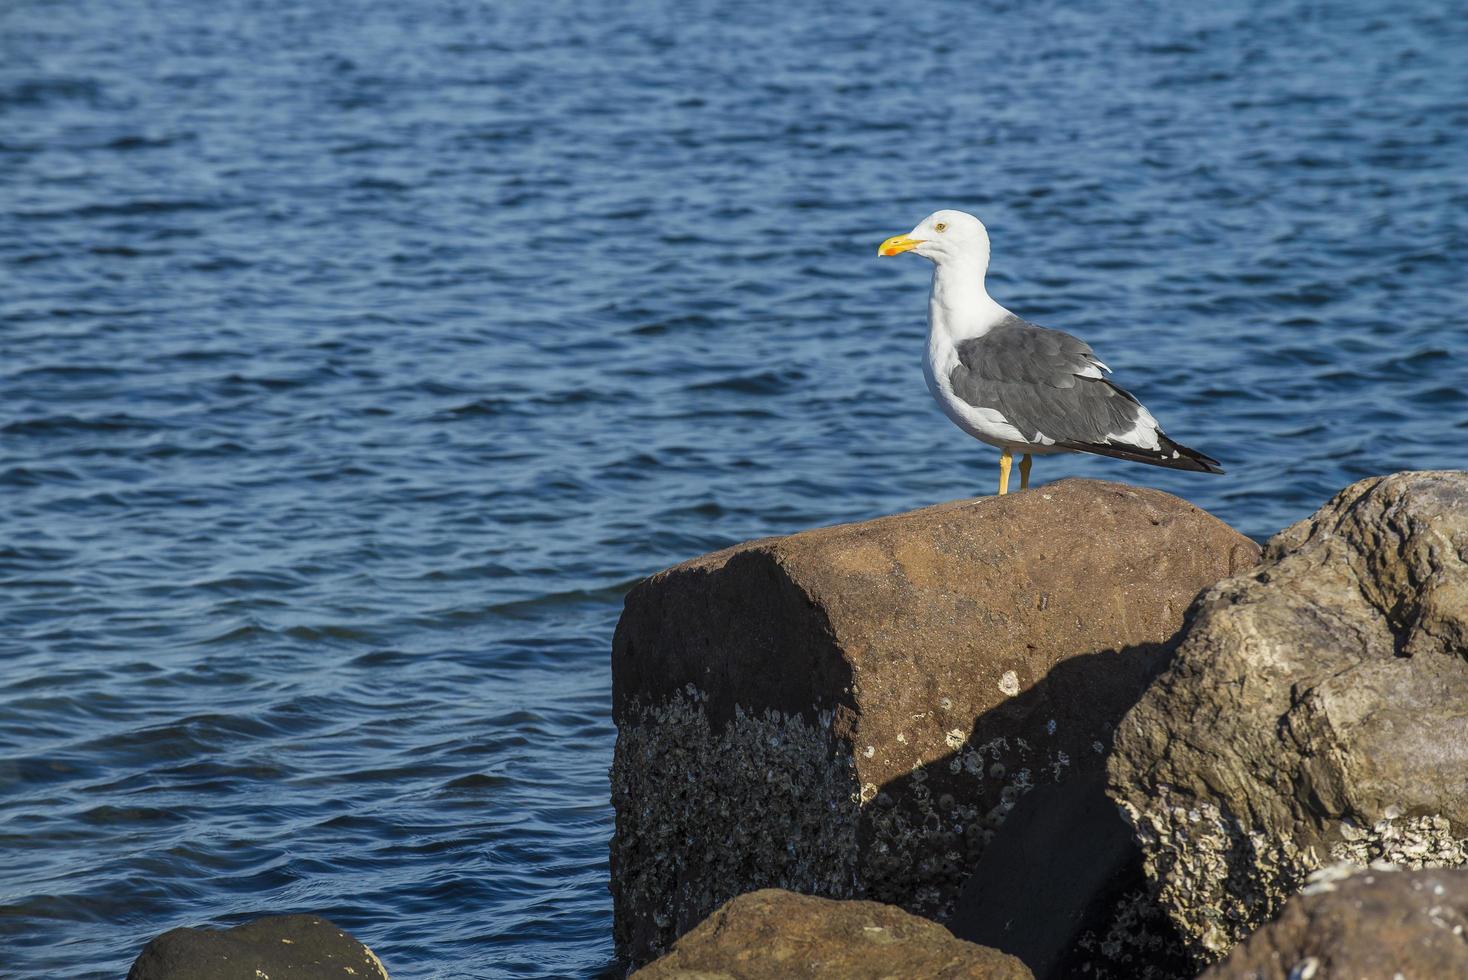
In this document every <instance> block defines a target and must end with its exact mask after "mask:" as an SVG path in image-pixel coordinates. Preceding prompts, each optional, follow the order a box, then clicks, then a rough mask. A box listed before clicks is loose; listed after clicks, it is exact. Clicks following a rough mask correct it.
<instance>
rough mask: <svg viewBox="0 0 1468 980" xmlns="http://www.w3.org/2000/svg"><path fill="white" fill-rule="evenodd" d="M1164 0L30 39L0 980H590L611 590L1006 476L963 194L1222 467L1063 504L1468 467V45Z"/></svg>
mask: <svg viewBox="0 0 1468 980" xmlns="http://www.w3.org/2000/svg"><path fill="white" fill-rule="evenodd" d="M1154 7H1155V5H1148V4H1142V5H1137V4H1124V3H1120V2H1103V3H1101V4H1099V5H1092V6H1089V7H1086V8H1085V9H1080V8H1074V7H1065V6H1055V5H1049V6H1047V5H1044V4H1041V5H1018V4H1012V3H1005V4H1000V5H998V6H995V5H974V4H963V3H958V2H942V3H937V4H930V5H922V6H917V7H911V8H905V9H903V10H901V11H896V10H895V8H893V7H892V6H891V5H884V4H877V3H870V2H863V3H858V4H855V5H847V6H846V7H844V8H843V9H842V10H841V11H839V12H837V11H827V10H823V9H816V8H810V9H804V8H796V7H791V8H789V9H787V10H783V11H781V12H778V13H776V14H773V15H771V14H770V13H769V12H768V11H763V12H760V11H756V10H754V9H752V8H743V7H738V6H734V7H727V6H726V7H725V8H721V9H720V11H718V14H717V16H715V15H714V14H713V13H711V12H701V11H698V10H694V9H690V8H687V7H686V6H684V5H679V6H676V7H675V6H674V5H672V4H670V3H666V2H663V0H653V2H651V3H646V4H641V5H637V6H636V7H635V8H629V9H627V10H625V11H615V12H612V11H602V12H600V13H598V14H596V15H595V16H586V15H585V12H584V11H580V10H578V9H572V8H571V7H570V6H568V5H566V4H563V3H557V2H551V3H548V4H545V3H542V4H534V5H508V6H507V5H484V6H478V7H476V6H472V5H471V6H469V7H466V6H464V5H463V4H455V3H446V2H440V0H428V2H426V3H420V4H414V5H409V6H404V5H402V4H393V3H387V2H384V0H369V2H367V3H365V4H362V5H359V6H358V7H356V8H354V13H353V16H352V17H350V18H345V19H344V18H342V17H341V16H340V10H339V7H338V5H331V4H326V3H321V2H314V0H307V2H305V3H299V2H293V3H289V4H287V3H284V2H282V0H264V2H263V3H261V2H256V0H251V2H249V3H246V2H243V0H222V2H220V3H215V4H210V5H207V6H199V5H194V6H189V5H182V6H181V7H180V8H179V9H177V10H173V11H171V13H170V15H169V22H168V25H167V28H168V29H167V30H163V29H160V23H161V22H160V21H159V20H158V19H157V12H156V11H154V10H152V9H151V8H150V7H149V5H147V4H142V3H139V2H137V0H120V2H117V3H112V4H99V3H96V2H93V0H56V2H50V3H39V2H30V0H21V2H19V3H13V4H11V5H10V6H9V7H8V8H7V10H6V13H5V19H6V29H5V34H4V42H3V43H4V45H5V47H6V50H7V57H6V58H5V59H0V61H3V64H0V122H3V125H0V133H3V135H0V155H3V157H4V161H5V165H4V166H3V167H0V189H3V192H4V194H5V195H6V197H5V200H6V202H7V207H6V208H4V209H0V231H3V234H0V268H3V269H4V270H5V276H6V288H5V290H4V291H3V295H0V324H3V325H0V383H3V386H4V388H5V392H6V396H7V398H6V410H5V411H4V412H3V413H0V487H3V488H4V490H5V493H6V517H5V524H4V528H5V531H6V533H5V535H4V536H3V540H0V586H3V588H4V591H5V595H6V598H7V600H8V601H7V602H6V603H5V605H4V606H3V608H0V653H3V654H4V655H5V663H6V666H7V669H6V671H5V674H4V675H3V677H0V747H3V748H4V749H5V751H4V752H0V848H4V849H5V852H6V853H7V854H8V855H10V856H11V857H12V858H13V860H11V861H9V862H8V864H7V872H8V873H7V876H6V879H5V882H4V885H3V886H0V945H3V946H4V947H5V948H6V952H7V961H6V969H7V970H11V971H15V973H16V975H17V976H38V977H39V976H78V977H80V976H118V975H121V973H122V972H123V971H124V970H125V968H126V965H127V962H128V960H129V959H130V958H131V957H132V956H133V955H134V954H135V952H136V950H137V948H138V947H139V946H140V945H141V943H142V942H143V941H144V940H145V939H146V938H148V937H150V936H152V935H155V934H157V933H159V932H162V931H163V930H165V929H168V928H172V927H174V926H178V925H186V924H197V923H202V922H215V923H226V924H228V923H235V922H239V921H243V920H244V919H246V918H249V917H250V916H252V915H257V914H261V913H265V912H285V911H298V910H299V911H314V912H319V913H323V914H326V915H329V916H331V917H332V918H333V919H335V920H336V921H338V922H340V923H341V924H343V925H344V926H346V927H348V928H350V929H352V930H353V931H355V932H356V933H357V934H358V935H360V936H362V937H363V938H364V939H365V940H367V941H368V942H370V943H371V944H372V945H373V946H374V947H375V948H376V949H377V950H378V951H379V952H380V953H381V954H382V956H383V958H384V960H385V961H386V962H387V963H388V964H389V966H390V967H391V968H392V969H393V971H394V974H395V975H399V974H400V975H404V976H453V977H459V976H475V977H502V976H525V977H529V976H588V975H594V974H597V973H599V972H600V971H603V970H605V969H607V968H608V967H609V965H610V964H609V958H610V953H611V946H610V938H609V917H610V903H609V897H608V895H607V891H606V875H607V863H606V862H607V852H606V842H607V838H608V837H609V835H610V833H611V824H612V821H611V814H610V812H609V807H608V804H607V784H606V767H607V764H608V761H609V757H610V751H611V743H612V738H613V734H614V733H613V730H612V727H611V723H610V718H609V701H610V691H609V687H610V679H609V677H608V672H607V646H608V641H609V637H610V633H611V630H612V627H613V624H614V623H615V620H616V616H617V613H618V609H619V605H620V599H621V596H622V594H623V593H624V592H625V590H626V589H627V588H628V587H629V586H630V584H631V583H632V582H634V581H636V580H637V579H638V577H639V576H641V575H644V574H646V573H647V572H649V571H651V570H653V569H656V568H659V567H661V566H664V565H667V564H670V563H672V562H675V561H677V560H679V559H682V558H685V557H688V556H690V555H693V554H696V553H698V552H702V551H706V550H711V549H714V548H718V547H722V546H725V545H727V544H729V543H731V542H734V541H738V540H741V539H745V538H750V537H757V536H762V535H767V534H776V533H780V532H784V531H789V530H793V529H797V528H802V527H807V526H810V525H815V524H825V523H831V522H835V521H843V520H855V519H861V518H865V517H870V516H873V515H876V514H881V513H888V512H892V511H896V510H900V509H905V508H910V507H913V506H917V505H920V504H924V503H931V502H936V501H941V500H946V499H950V498H953V497H956V496H961V495H968V494H972V493H974V492H980V491H982V492H987V491H988V489H989V487H990V485H991V483H992V480H993V456H992V454H991V453H989V452H987V451H986V450H985V449H983V448H982V447H980V446H977V445H976V444H974V443H972V442H971V441H970V440H967V439H966V438H965V437H964V436H963V435H962V434H961V433H959V432H958V431H957V430H956V429H953V428H952V427H951V426H950V425H948V424H947V423H946V422H944V421H943V420H942V418H941V417H939V416H938V414H937V413H936V412H935V411H934V409H933V408H932V406H931V405H930V403H929V402H928V399H927V395H926V393H925V391H924V390H923V384H922V382H921V380H920V367H919V365H920V358H921V352H922V344H923V335H922V329H923V328H922V319H923V311H924V294H925V289H926V269H925V268H924V267H922V266H921V264H920V263H918V262H916V261H913V262H903V261H893V262H887V263H879V262H876V261H875V260H873V258H872V251H873V248H874V246H875V243H876V242H877V241H879V240H880V239H882V238H884V237H886V236H887V235H890V234H893V233H896V232H899V231H902V230H903V229H906V228H909V227H911V225H912V224H913V222H915V221H916V220H917V219H919V218H920V217H922V216H923V215H924V214H925V213H927V212H928V211H929V210H931V209H933V208H934V207H936V206H939V205H951V206H958V207H966V208H969V209H971V210H975V211H978V212H979V213H981V214H982V215H983V217H984V218H985V220H986V222H987V223H988V225H989V227H990V230H991V233H992V236H993V239H994V248H995V267H994V270H993V274H992V276H991V280H992V287H993V289H994V291H995V292H996V294H997V295H998V296H999V298H1000V299H1001V300H1003V301H1005V302H1006V303H1008V304H1009V305H1011V306H1013V307H1014V308H1016V309H1017V310H1019V311H1020V312H1022V313H1025V314H1027V315H1030V316H1032V317H1034V318H1036V319H1039V320H1041V321H1042V322H1046V323H1049V324H1050V325H1053V326H1057V327H1061V328H1064V329H1069V330H1073V331H1075V332H1076V333H1079V334H1081V335H1082V336H1085V337H1086V338H1087V339H1089V340H1090V341H1091V342H1092V343H1093V344H1094V345H1095V346H1096V347H1097V349H1098V350H1099V351H1100V352H1101V353H1102V355H1103V356H1104V357H1105V358H1106V360H1107V361H1108V362H1109V363H1110V364H1111V365H1112V366H1113V367H1114V368H1116V369H1117V378H1118V380H1119V381H1120V382H1121V383H1123V384H1125V385H1127V386H1128V387H1130V388H1132V389H1134V390H1135V391H1136V392H1137V393H1138V394H1139V395H1140V396H1142V397H1143V398H1144V399H1145V400H1146V402H1147V403H1148V405H1149V406H1150V407H1151V408H1152V410H1153V411H1154V412H1155V413H1156V414H1157V415H1158V417H1159V418H1161V419H1162V420H1163V421H1164V422H1165V423H1166V424H1167V426H1168V429H1169V431H1170V433H1171V434H1172V435H1174V436H1175V437H1177V438H1178V439H1180V440H1181V441H1183V442H1185V443H1187V444H1189V445H1194V446H1197V447H1198V448H1200V449H1202V450H1204V451H1207V452H1209V453H1211V454H1213V455H1216V456H1218V457H1220V458H1221V459H1222V460H1223V461H1224V463H1225V465H1226V466H1227V468H1228V476H1227V477H1226V478H1222V479H1216V480H1205V479H1200V478H1195V477H1192V476H1189V475H1187V474H1176V473H1171V472H1169V471H1163V470H1155V471H1154V470H1150V469H1145V468H1140V467H1126V466H1122V465H1119V464H1116V463H1115V462H1113V461H1108V460H1098V459H1089V458H1087V459H1082V458H1046V459H1045V460H1043V461H1041V463H1040V464H1039V466H1038V467H1037V470H1036V473H1037V476H1039V478H1041V479H1043V480H1050V479H1055V478H1058V477H1061V476H1067V475H1087V476H1104V477H1110V478H1115V479H1123V480H1128V481H1132V482H1135V483H1143V484H1149V485H1155V486H1158V487H1161V488H1163V489H1166V490H1169V491H1172V492H1176V493H1181V494H1183V495H1185V496H1187V497H1188V498H1189V499H1191V500H1193V501H1195V502H1196V503H1198V504H1199V505H1200V506H1203V507H1206V508H1208V509H1210V510H1211V511H1213V512H1214V513H1217V514H1219V515H1220V516H1221V517H1223V518H1225V519H1226V520H1229V521H1230V522H1232V523H1233V524H1235V525H1236V526H1238V527H1239V528H1241V529H1242V530H1244V531H1245V532H1247V533H1249V534H1252V535H1256V536H1263V535H1266V534H1268V533H1270V532H1272V531H1274V530H1276V529H1278V528H1279V527H1281V526H1283V525H1285V524H1287V523H1289V522H1291V521H1293V520H1296V519H1298V518H1299V517H1301V516H1303V515H1305V514H1306V513H1308V512H1309V511H1310V510H1312V509H1313V508H1314V507H1315V506H1317V505H1318V504H1319V503H1320V502H1321V501H1322V500H1323V499H1324V498H1325V497H1326V496H1328V495H1329V494H1330V493H1332V492H1333V491H1335V490H1336V489H1338V488H1339V487H1340V486H1342V485H1344V484H1345V483H1347V482H1349V481H1350V480H1353V479H1356V478H1358V477H1361V476H1365V475H1370V474H1375V473H1382V472H1387V471H1391V470H1396V469H1403V468H1419V467H1430V466H1461V465H1462V458H1461V456H1462V454H1461V451H1460V447H1461V446H1462V445H1463V444H1464V436H1465V430H1468V421H1465V419H1468V395H1465V394H1464V392H1465V390H1468V384H1465V383H1464V382H1465V377H1464V372H1463V370H1462V368H1461V366H1460V365H1461V356H1460V354H1461V351H1462V350H1464V349H1465V347H1468V345H1465V339H1468V334H1465V330H1468V328H1465V326H1464V324H1465V323H1468V316H1465V312H1468V311H1465V301H1464V298H1463V291H1462V289H1461V283H1460V281H1459V280H1460V279H1461V275H1460V273H1459V270H1461V269H1462V268H1463V266H1464V265H1465V260H1468V228H1465V225H1464V220H1463V216H1464V215H1465V213H1468V209H1465V205H1468V191H1465V189H1464V187H1463V182H1462V180H1461V178H1460V176H1459V175H1460V173H1461V170H1462V167H1461V161H1462V159H1464V157H1465V153H1464V150H1465V147H1464V145H1463V144H1464V141H1465V139H1468V137H1465V135H1464V134H1465V133H1468V110H1465V108H1464V107H1465V105H1468V98H1465V96H1468V92H1465V89H1464V83H1463V79H1464V77H1465V76H1464V74H1463V72H1462V71H1461V66H1460V62H1461V51H1462V50H1463V48H1464V45H1465V43H1468V36H1465V35H1468V28H1465V25H1464V22H1463V21H1462V19H1461V18H1459V17H1456V16H1453V14H1452V13H1451V12H1450V11H1447V10H1446V9H1445V8H1443V7H1442V6H1441V5H1433V4H1427V3H1408V4H1407V5H1406V6H1405V7H1402V8H1401V9H1397V10H1394V12H1393V14H1392V16H1391V17H1389V18H1388V17H1383V16H1380V15H1379V13H1377V12H1375V10H1374V9H1373V8H1368V7H1365V6H1361V5H1358V7H1359V9H1357V8H1353V7H1352V5H1350V4H1347V5H1346V6H1345V7H1340V8H1333V9H1332V10H1331V11H1330V12H1329V16H1328V17H1327V16H1326V14H1325V13H1323V12H1322V11H1321V10H1320V8H1319V7H1318V6H1317V5H1311V4H1306V3H1286V4H1284V5H1283V6H1281V5H1279V4H1275V5H1271V6H1260V5H1258V4H1253V3H1245V2H1242V0H1224V2H1223V3H1221V4H1209V5H1207V6H1200V7H1196V8H1193V7H1187V8H1177V9H1171V8H1170V9H1169V11H1168V17H1167V18H1162V19H1159V18H1158V17H1157V16H1156V10H1155V9H1154ZM195 8H197V9H195ZM970 38H983V39H984V42H983V52H982V57H976V56H975V51H974V49H973V47H972V46H971V44H970V43H969V42H968V41H967V40H966V39H970ZM893 65H901V66H903V67H902V71H901V73H900V74H901V77H900V78H898V77H895V76H894V74H893V70H892V67H891V66H893Z"/></svg>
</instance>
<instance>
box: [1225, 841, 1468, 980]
mask: <svg viewBox="0 0 1468 980" xmlns="http://www.w3.org/2000/svg"><path fill="white" fill-rule="evenodd" d="M1275 977H1279V978H1281V980H1283V978H1287V977H1317V978H1319V980H1329V978H1332V977H1343V978H1347V977H1348V978H1354V977H1383V978H1387V977H1424V978H1427V977H1434V978H1435V977H1468V871H1462V870H1458V871H1448V870H1441V869H1436V870H1433V869H1429V870H1421V871H1406V870H1402V869H1400V868H1395V867H1392V866H1390V865H1375V866H1373V867H1371V868H1369V869H1365V870H1363V869H1360V868H1356V867H1353V866H1349V865H1334V866H1332V867H1330V868H1325V869H1322V870H1321V871H1318V872H1316V873H1315V874H1313V875H1311V877H1310V879H1309V882H1308V883H1307V884H1306V885H1305V889H1304V891H1303V892H1302V893H1300V894H1299V895H1296V896H1295V897H1293V898H1291V899H1290V900H1289V902H1288V903H1286V905H1285V907H1284V912H1283V913H1282V914H1281V915H1280V917H1279V918H1278V919H1275V920H1274V921H1273V922H1268V923H1265V924H1264V925H1263V926H1261V927H1260V928H1259V929H1258V931H1256V932H1254V933H1253V934H1252V935H1250V936H1249V937H1248V938H1247V939H1245V940H1244V941H1243V942H1242V943H1240V944H1239V945H1238V946H1236V947H1234V949H1233V951H1232V952H1231V953H1229V955H1228V958H1227V959H1225V960H1223V961H1222V962H1221V963H1217V964H1215V965H1214V966H1212V967H1210V968H1209V969H1208V970H1207V971H1205V972H1204V973H1203V975H1202V976H1201V977H1199V980H1266V978H1269V980H1273V978H1275Z"/></svg>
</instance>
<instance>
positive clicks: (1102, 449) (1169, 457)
mask: <svg viewBox="0 0 1468 980" xmlns="http://www.w3.org/2000/svg"><path fill="white" fill-rule="evenodd" d="M1157 436H1158V445H1159V447H1160V448H1158V449H1143V448H1141V447H1140V446H1128V445H1125V444H1121V443H1114V442H1106V443H1082V442H1062V443H1059V445H1060V447H1061V448H1062V449H1073V450H1075V451H1077V452H1082V453H1095V454H1096V455H1097V456H1110V457H1112V458H1113V459H1125V460H1128V461H1130V462H1133V463H1149V464H1151V465H1152V466H1165V467H1167V468H1168V469H1170V470H1187V471H1188V472H1191V473H1212V474H1213V475H1215V476H1222V475H1223V467H1222V466H1220V465H1219V463H1218V460H1216V459H1214V458H1213V457H1212V456H1206V455H1204V454H1203V453H1200V452H1198V450H1196V449H1189V448H1188V447H1187V446H1184V445H1181V444H1180V443H1176V442H1173V441H1172V440H1171V439H1169V438H1167V436H1165V435H1163V434H1162V433H1160V432H1159V433H1158V434H1157Z"/></svg>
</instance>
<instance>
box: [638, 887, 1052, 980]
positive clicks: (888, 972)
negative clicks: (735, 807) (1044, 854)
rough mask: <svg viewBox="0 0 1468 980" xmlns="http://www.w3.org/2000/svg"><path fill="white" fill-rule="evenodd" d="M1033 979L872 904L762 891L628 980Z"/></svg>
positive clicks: (1002, 959)
mask: <svg viewBox="0 0 1468 980" xmlns="http://www.w3.org/2000/svg"><path fill="white" fill-rule="evenodd" d="M892 977H924V978H932V980H961V978H971V980H981V978H982V980H1032V974H1031V973H1030V971H1029V970H1027V969H1025V965H1024V964H1023V963H1021V962H1020V961H1019V960H1017V959H1015V958H1014V957H1013V956H1006V955H1005V954H1003V953H1001V952H999V951H998V950H993V949H988V948H986V947H984V946H975V945H974V944H973V943H966V942H963V941H962V940H959V939H955V938H953V935H952V934H951V933H950V932H949V931H948V930H947V929H944V928H943V927H942V926H940V925H938V924H937V923H936V922H932V921H930V920H928V919H923V918H920V917H918V916H915V915H910V914H908V913H907V912H904V911H902V910H901V909H899V908H895V907H894V906H891V905H882V904H880V903H878V902H863V901H833V900H832V899H828V898H811V897H809V896H807V895H797V894H795V893H794V892H788V891H781V890H780V889H777V888H768V889H765V890H763V891H757V892H750V893H749V894H747V895H741V896H740V897H738V898H736V899H734V900H732V901H730V902H728V903H727V904H725V905H724V906H723V907H722V908H720V909H719V910H718V911H716V912H715V913H714V914H713V915H711V916H709V918H708V919H706V920H705V921H704V922H703V923H702V924H701V925H699V926H698V927H697V928H695V929H694V930H693V931H692V932H690V933H688V934H687V935H686V936H684V937H683V938H682V939H680V940H678V942H677V943H676V944H675V945H674V946H673V951H672V952H670V953H669V954H668V955H667V956H665V957H663V958H662V959H660V960H658V961H657V962H655V963H653V964H651V965H649V966H647V967H644V968H643V969H641V970H639V971H637V973H635V974H633V978H634V980H805V978H811V980H815V978H820V980H886V978H892Z"/></svg>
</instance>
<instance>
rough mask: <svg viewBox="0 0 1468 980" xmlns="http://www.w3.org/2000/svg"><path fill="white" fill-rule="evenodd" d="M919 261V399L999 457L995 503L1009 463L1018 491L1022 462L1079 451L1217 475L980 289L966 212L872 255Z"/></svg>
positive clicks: (1068, 339)
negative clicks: (905, 255)
mask: <svg viewBox="0 0 1468 980" xmlns="http://www.w3.org/2000/svg"><path fill="white" fill-rule="evenodd" d="M902 252H916V253H917V254H918V255H921V256H922V257H923V258H925V259H929V260H930V261H932V263H933V265H934V267H935V268H934V269H933V288H932V291H931V292H930V293H929V295H928V356H927V360H926V362H925V363H924V365H923V375H924V377H925V378H926V379H927V382H928V391H930V392H932V395H933V398H934V399H935V400H936V401H937V402H938V407H939V408H941V409H943V414H944V415H946V416H948V418H949V419H951V420H952V421H953V423H954V424H955V425H957V426H958V427H959V428H960V429H962V430H963V431H965V432H967V433H968V434H969V435H971V436H973V437H974V438H975V439H978V440H980V441H982V442H987V443H988V444H989V445H991V446H997V447H998V448H999V449H1000V454H999V492H1000V493H1001V494H1005V493H1008V492H1009V468H1010V465H1011V464H1012V463H1013V460H1014V456H1015V454H1021V455H1022V459H1021V460H1020V464H1019V479H1020V489H1021V490H1028V489H1029V486H1030V457H1031V456H1038V455H1043V454H1046V453H1060V452H1079V453H1096V454H1097V455H1100V456H1113V457H1115V458H1117V459H1127V460H1131V461H1133V462H1137V463H1151V464H1152V465H1153V466H1167V467H1170V468H1172V469H1175V470H1194V471H1196V472H1199V473H1222V472H1223V469H1222V468H1221V467H1220V466H1219V465H1218V460H1216V459H1212V458H1210V457H1208V456H1205V455H1203V454H1202V453H1200V452H1198V451H1196V450H1193V449H1189V448H1188V447H1186V446H1181V445H1178V444H1177V443H1175V442H1173V441H1172V440H1171V439H1169V438H1168V437H1167V436H1166V435H1165V434H1164V433H1163V431H1162V427H1161V426H1160V425H1158V424H1157V420H1156V419H1155V418H1153V417H1152V413H1151V412H1149V411H1147V409H1146V408H1145V407H1144V406H1143V405H1142V403H1141V402H1139V401H1137V400H1136V398H1134V397H1132V395H1131V394H1130V393H1129V392H1127V391H1125V390H1124V389H1122V388H1121V387H1119V386H1118V385H1116V384H1113V383H1112V382H1111V381H1110V380H1108V379H1107V378H1106V375H1107V374H1110V373H1111V368H1109V367H1107V366H1106V365H1105V364H1103V363H1102V362H1101V359H1100V358H1098V357H1097V356H1096V353H1095V351H1093V350H1091V346H1090V345H1089V344H1087V343H1086V342H1085V341H1084V340H1081V339H1079V338H1077V337H1072V336H1071V335H1070V334H1068V333H1061V332H1060V331H1059V330H1049V329H1046V328H1045V327H1041V326H1038V325H1036V324H1033V323H1031V322H1029V321H1028V320H1025V319H1022V318H1021V317H1018V316H1015V315H1014V314H1013V313H1011V312H1009V311H1008V310H1006V309H1005V308H1004V307H1002V306H1000V305H999V304H998V303H996V302H994V300H992V299H991V298H990V297H989V293H988V291H987V290H986V289H985V288H984V274H985V273H986V272H987V271H988V269H989V233H988V232H987V231H985V230H984V225H983V222H981V221H979V219H978V218H975V217H974V216H973V215H971V214H968V213H966V212H964V211H935V212H934V213H933V214H930V215H928V216H927V217H926V218H924V219H923V220H922V222H920V223H919V224H918V226H917V227H916V228H914V229H913V230H912V231H910V232H908V233H907V234H906V235H894V236H893V237H891V238H889V239H887V240H886V241H885V242H883V243H882V244H881V245H880V246H878V247H877V255H879V256H882V255H898V254H900V253H902Z"/></svg>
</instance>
